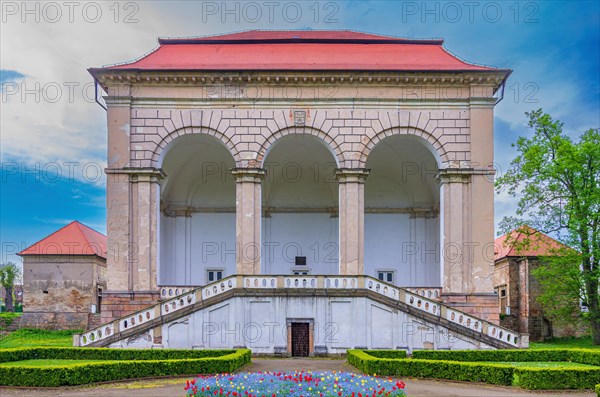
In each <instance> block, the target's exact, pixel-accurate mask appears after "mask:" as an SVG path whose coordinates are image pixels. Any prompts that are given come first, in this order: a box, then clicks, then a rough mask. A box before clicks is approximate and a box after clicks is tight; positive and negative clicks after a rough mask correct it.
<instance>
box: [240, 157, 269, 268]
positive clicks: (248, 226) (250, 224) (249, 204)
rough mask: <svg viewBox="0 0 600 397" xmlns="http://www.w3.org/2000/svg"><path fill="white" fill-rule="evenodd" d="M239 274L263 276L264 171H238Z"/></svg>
mask: <svg viewBox="0 0 600 397" xmlns="http://www.w3.org/2000/svg"><path fill="white" fill-rule="evenodd" d="M232 173H233V175H234V176H235V181H236V185H235V186H236V188H235V207H236V208H235V219H236V223H235V238H236V251H237V252H236V273H237V274H260V257H261V246H260V244H261V242H260V241H261V238H260V235H261V230H260V222H261V209H262V203H261V191H262V185H261V183H262V180H263V179H264V177H265V170H264V169H262V168H235V169H234V170H233V171H232Z"/></svg>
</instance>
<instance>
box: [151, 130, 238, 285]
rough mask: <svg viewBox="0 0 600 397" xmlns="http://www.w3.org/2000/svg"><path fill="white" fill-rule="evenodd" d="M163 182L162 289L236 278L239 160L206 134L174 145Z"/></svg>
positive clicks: (168, 152) (166, 157)
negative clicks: (234, 171) (236, 174)
mask: <svg viewBox="0 0 600 397" xmlns="http://www.w3.org/2000/svg"><path fill="white" fill-rule="evenodd" d="M165 151H166V154H165V155H164V156H163V161H162V169H163V171H164V172H165V174H166V175H167V176H166V178H165V179H163V180H162V181H161V197H160V199H161V217H160V229H159V230H160V239H159V241H160V262H159V266H158V274H159V284H160V285H204V284H207V283H210V282H213V281H216V280H218V279H220V278H223V277H225V276H227V275H231V274H235V271H236V253H235V252H236V251H235V248H236V246H235V233H236V232H235V222H236V221H235V181H234V178H233V175H232V174H231V170H232V168H234V167H235V162H234V159H233V157H232V155H231V154H230V152H229V151H228V149H227V148H226V147H225V146H224V145H223V143H222V142H220V141H219V140H218V139H216V138H214V137H212V136H209V135H205V134H192V135H185V136H182V137H179V138H177V139H175V140H174V141H172V142H171V143H170V144H169V147H167V149H165Z"/></svg>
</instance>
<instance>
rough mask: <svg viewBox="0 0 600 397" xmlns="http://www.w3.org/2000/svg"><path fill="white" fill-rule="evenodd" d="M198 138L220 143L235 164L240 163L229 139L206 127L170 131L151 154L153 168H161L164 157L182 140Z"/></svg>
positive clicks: (237, 153) (238, 156)
mask: <svg viewBox="0 0 600 397" xmlns="http://www.w3.org/2000/svg"><path fill="white" fill-rule="evenodd" d="M198 136H206V137H209V139H210V138H212V139H213V140H215V141H218V142H220V143H221V144H222V145H223V146H224V147H225V148H227V150H228V151H229V154H230V155H231V156H232V157H233V159H234V161H235V163H236V164H239V163H240V155H239V152H238V150H237V149H236V147H235V145H234V144H233V143H232V142H231V139H230V138H229V137H227V136H226V135H225V134H223V133H222V132H219V131H217V130H214V129H212V128H207V127H184V128H180V129H177V130H174V131H171V132H170V133H169V134H168V135H167V136H165V137H164V138H163V139H161V141H160V142H159V143H158V144H157V145H156V148H155V149H154V151H153V152H152V166H153V167H155V168H162V165H163V162H164V159H165V156H166V155H167V153H169V152H170V151H171V149H172V148H173V147H174V146H176V145H178V144H179V142H182V140H186V139H194V138H193V137H198Z"/></svg>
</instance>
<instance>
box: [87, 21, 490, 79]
mask: <svg viewBox="0 0 600 397" xmlns="http://www.w3.org/2000/svg"><path fill="white" fill-rule="evenodd" d="M442 44H443V40H439V39H438V40H413V39H404V38H397V37H391V36H379V35H374V34H366V33H358V32H352V31H346V30H343V31H257V30H255V31H248V32H241V33H233V34H226V35H220V36H205V37H197V38H173V39H159V47H158V48H156V49H155V50H154V51H152V52H151V53H149V54H148V55H146V56H144V57H142V58H140V59H138V60H136V61H133V62H129V63H124V64H121V65H115V66H110V67H106V68H100V69H91V71H92V73H93V72H95V71H98V70H158V71H160V70H163V71H177V70H182V71H186V70H187V71H189V70H203V71H217V70H244V71H261V70H280V71H287V70H290V71H298V70H306V71H317V70H319V71H321V70H337V71H342V70H344V71H361V70H362V71H498V70H499V69H495V68H492V67H488V66H480V65H475V64H470V63H467V62H465V61H462V60H461V59H459V58H457V57H456V56H454V55H452V54H451V53H450V52H448V51H446V49H444V47H443V46H442Z"/></svg>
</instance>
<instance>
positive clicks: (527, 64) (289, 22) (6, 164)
mask: <svg viewBox="0 0 600 397" xmlns="http://www.w3.org/2000/svg"><path fill="white" fill-rule="evenodd" d="M9 3H10V4H12V6H10V7H12V8H10V7H8V6H7V5H6V4H7V3H3V4H2V19H3V20H2V24H1V25H0V29H1V30H0V47H1V49H0V55H1V56H0V81H1V83H2V88H1V92H0V94H1V95H2V98H1V102H0V106H1V107H0V127H1V128H0V144H1V146H0V160H1V169H0V172H1V174H0V242H1V244H2V248H1V257H0V261H2V262H4V261H7V260H12V261H18V257H16V256H15V255H14V252H15V251H16V250H17V249H19V248H23V247H25V246H27V245H29V244H32V243H34V242H35V241H37V240H38V239H40V238H42V237H44V236H45V235H47V234H49V233H51V232H53V231H54V230H56V229H58V228H59V227H61V226H63V225H64V224H66V223H68V222H70V221H71V220H73V219H78V220H80V221H81V222H83V223H86V224H88V225H90V226H91V227H94V228H96V229H97V230H99V231H101V232H105V229H106V228H105V215H106V211H105V192H104V185H103V184H104V178H103V176H102V174H101V173H100V172H99V171H100V170H101V169H102V167H103V166H104V163H105V151H106V125H105V124H106V119H105V117H106V115H105V113H104V110H103V109H102V108H100V107H99V106H97V105H96V104H95V103H94V101H93V93H92V92H91V91H90V88H91V85H90V82H91V77H90V76H89V75H88V73H87V72H86V69H87V68H88V67H93V66H101V65H104V64H110V63H116V62H122V61H126V60H129V59H133V58H137V57H139V56H140V55H142V54H144V53H146V52H148V51H149V50H151V49H152V48H154V47H155V46H156V38H157V37H158V36H198V35H205V34H218V33H226V32H232V31H240V30H247V29H352V30H357V31H365V32H372V33H380V34H387V35H394V36H401V37H413V38H432V37H436V38H443V39H445V47H446V48H447V49H448V50H450V51H451V52H453V53H454V54H456V55H458V56H460V57H461V58H463V59H465V60H467V61H471V62H476V63H481V64H486V65H492V66H496V67H501V68H510V69H513V70H514V72H513V74H512V76H511V78H510V79H509V81H508V84H507V87H506V91H505V97H504V100H503V101H502V102H501V103H500V104H499V105H498V106H497V107H496V118H495V142H494V145H495V156H496V161H497V163H498V168H499V172H502V170H503V169H506V167H507V166H508V164H509V162H510V159H511V158H512V157H513V156H514V150H513V149H512V148H511V143H513V142H515V141H516V139H517V137H518V136H520V135H524V134H527V133H528V131H527V129H526V128H525V116H524V112H525V111H529V110H533V109H537V108H540V107H542V108H544V110H545V111H547V112H549V113H551V114H552V115H553V116H554V117H555V118H559V119H561V120H562V121H563V122H564V123H565V128H566V130H567V131H568V133H570V134H571V135H573V136H577V135H578V134H580V133H581V132H583V131H584V130H585V129H588V128H598V126H600V94H599V93H600V52H599V51H600V50H599V49H600V20H599V18H600V6H599V4H600V2H598V1H577V2H573V1H565V2H562V1H523V2H514V1H506V2H505V1H478V2H467V1H465V2H463V1H451V2H434V1H430V2H423V1H347V2H331V1H323V2H313V1H310V2H286V1H281V2H275V5H274V6H269V5H267V3H268V2H263V1H256V2H250V3H245V2H229V3H228V5H227V7H228V8H227V9H224V8H223V4H224V3H222V2H220V1H218V2H213V1H204V2H185V1H184V2H159V1H141V2H127V3H119V7H114V3H113V2H106V3H104V2H97V3H93V4H92V3H90V4H86V3H78V4H79V6H78V8H74V9H73V10H72V11H73V12H72V13H69V10H68V9H67V8H65V7H66V6H64V5H63V4H62V3H60V2H59V3H54V4H58V7H59V8H55V9H52V8H51V7H48V6H46V4H45V3H36V2H32V3H31V4H33V5H31V6H30V9H33V10H34V11H33V14H31V13H30V14H27V13H24V12H23V11H24V10H22V9H20V7H22V4H23V3H20V2H9ZM36 4H37V6H36ZM94 4H95V5H94ZM270 4H272V3H270ZM256 5H258V8H257V7H256ZM111 6H112V8H111ZM7 7H8V8H7ZM15 7H16V8H15ZM36 7H37V8H36ZM96 7H100V9H99V11H100V13H98V12H97V11H98V9H96ZM58 12H60V13H58ZM36 13H37V15H35V14H36ZM36 17H37V21H36ZM36 92H37V94H36ZM514 207H515V201H514V199H511V198H509V197H506V196H504V195H500V196H498V197H497V198H496V207H495V208H496V223H498V222H499V221H500V219H501V218H502V217H503V216H505V215H511V214H513V212H514Z"/></svg>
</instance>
